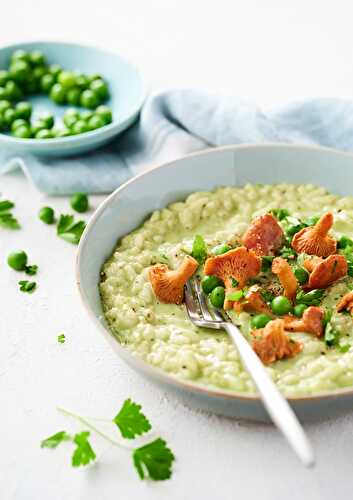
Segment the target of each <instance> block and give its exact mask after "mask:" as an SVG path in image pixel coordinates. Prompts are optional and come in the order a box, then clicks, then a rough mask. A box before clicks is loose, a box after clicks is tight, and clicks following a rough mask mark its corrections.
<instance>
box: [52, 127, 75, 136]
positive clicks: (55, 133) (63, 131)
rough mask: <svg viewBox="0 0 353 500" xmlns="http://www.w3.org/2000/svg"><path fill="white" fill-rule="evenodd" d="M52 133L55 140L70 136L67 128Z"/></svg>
mask: <svg viewBox="0 0 353 500" xmlns="http://www.w3.org/2000/svg"><path fill="white" fill-rule="evenodd" d="M53 133H54V136H55V137H57V138H60V137H68V136H69V135H71V130H69V129H68V128H61V129H58V130H54V131H53Z"/></svg>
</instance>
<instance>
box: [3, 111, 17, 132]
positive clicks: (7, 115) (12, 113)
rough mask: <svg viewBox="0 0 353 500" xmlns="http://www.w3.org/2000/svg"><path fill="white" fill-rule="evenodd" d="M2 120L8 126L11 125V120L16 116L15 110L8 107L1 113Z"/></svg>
mask: <svg viewBox="0 0 353 500" xmlns="http://www.w3.org/2000/svg"><path fill="white" fill-rule="evenodd" d="M2 116H3V118H4V122H5V124H6V125H7V126H8V127H11V125H12V122H14V121H15V120H16V118H17V116H16V111H15V110H14V109H13V108H8V109H6V110H5V111H4V113H3V115H2Z"/></svg>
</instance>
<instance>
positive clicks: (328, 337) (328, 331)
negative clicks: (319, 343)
mask: <svg viewBox="0 0 353 500" xmlns="http://www.w3.org/2000/svg"><path fill="white" fill-rule="evenodd" d="M324 338H325V343H326V345H328V346H330V347H332V346H335V345H337V344H338V341H339V332H338V331H337V330H335V329H334V328H333V326H332V324H331V323H330V322H328V323H327V325H326V327H325V334H324Z"/></svg>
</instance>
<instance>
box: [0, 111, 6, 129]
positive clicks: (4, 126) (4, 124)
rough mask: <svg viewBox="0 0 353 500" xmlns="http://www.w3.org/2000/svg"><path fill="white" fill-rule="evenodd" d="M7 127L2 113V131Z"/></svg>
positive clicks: (0, 126) (0, 127)
mask: <svg viewBox="0 0 353 500" xmlns="http://www.w3.org/2000/svg"><path fill="white" fill-rule="evenodd" d="M5 128H6V123H5V120H4V118H3V116H2V115H1V114H0V131H2V130H5Z"/></svg>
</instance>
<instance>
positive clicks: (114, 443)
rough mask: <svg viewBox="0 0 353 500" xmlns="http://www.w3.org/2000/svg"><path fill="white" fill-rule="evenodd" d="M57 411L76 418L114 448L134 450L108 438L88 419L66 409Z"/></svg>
mask: <svg viewBox="0 0 353 500" xmlns="http://www.w3.org/2000/svg"><path fill="white" fill-rule="evenodd" d="M57 410H58V412H60V413H62V414H63V415H65V416H66V417H71V418H74V419H75V420H77V421H78V422H80V423H81V424H83V425H85V426H86V427H88V428H89V429H90V430H91V431H93V432H95V433H96V434H97V435H98V436H100V437H101V438H102V439H105V440H106V441H108V442H109V443H110V444H112V445H113V446H119V447H120V448H126V449H128V450H132V449H134V448H133V447H131V446H129V445H127V444H125V443H122V442H121V441H115V440H114V439H112V438H111V437H110V436H108V435H107V434H105V433H104V432H102V431H101V430H99V429H97V427H95V426H94V425H92V424H91V423H90V422H89V421H88V420H87V419H86V418H84V417H81V416H80V415H77V414H76V413H73V412H71V411H68V410H65V408H60V407H58V408H57ZM95 420H100V421H105V422H110V421H109V420H104V419H95Z"/></svg>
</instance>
